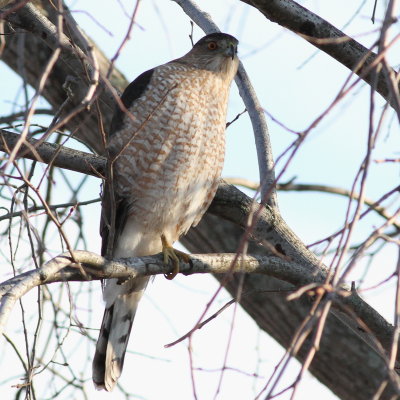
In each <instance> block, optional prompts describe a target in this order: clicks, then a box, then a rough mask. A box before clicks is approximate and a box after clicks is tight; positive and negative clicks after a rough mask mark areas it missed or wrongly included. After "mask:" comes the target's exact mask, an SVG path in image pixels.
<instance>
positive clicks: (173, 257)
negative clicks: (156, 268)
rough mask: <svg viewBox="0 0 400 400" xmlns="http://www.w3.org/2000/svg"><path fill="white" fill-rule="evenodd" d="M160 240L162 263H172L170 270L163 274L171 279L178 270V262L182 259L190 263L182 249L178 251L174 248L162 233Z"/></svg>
mask: <svg viewBox="0 0 400 400" xmlns="http://www.w3.org/2000/svg"><path fill="white" fill-rule="evenodd" d="M161 242H162V252H163V255H164V264H165V265H168V264H169V262H170V261H171V263H172V272H170V273H168V274H164V276H165V277H166V278H167V279H169V280H171V279H174V278H175V276H176V275H178V272H179V262H180V261H183V262H185V263H190V261H191V260H190V257H189V256H188V255H187V254H186V253H184V252H183V251H179V250H176V249H174V248H173V247H172V246H171V245H170V244H169V243H168V240H167V239H166V238H165V236H164V235H161Z"/></svg>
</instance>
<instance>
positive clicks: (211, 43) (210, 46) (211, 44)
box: [207, 42, 218, 50]
mask: <svg viewBox="0 0 400 400" xmlns="http://www.w3.org/2000/svg"><path fill="white" fill-rule="evenodd" d="M207 47H208V48H209V49H210V50H215V49H216V48H217V47H218V46H217V43H215V42H210V43H208V45H207Z"/></svg>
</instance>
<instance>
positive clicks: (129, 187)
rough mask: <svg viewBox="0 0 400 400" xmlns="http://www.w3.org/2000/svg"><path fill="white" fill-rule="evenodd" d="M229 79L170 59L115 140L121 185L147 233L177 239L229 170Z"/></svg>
mask: <svg viewBox="0 0 400 400" xmlns="http://www.w3.org/2000/svg"><path fill="white" fill-rule="evenodd" d="M230 83H231V82H230V80H229V81H227V80H224V79H223V78H222V77H221V75H219V74H217V73H214V72H211V71H206V70H200V71H199V70H198V69H196V70H194V69H192V68H190V67H188V66H185V65H182V64H178V63H169V64H165V65H164V66H162V67H159V68H157V70H156V71H155V72H154V74H153V76H152V78H151V81H150V83H149V85H148V87H147V89H146V91H145V92H144V93H143V95H142V96H141V97H140V98H139V99H137V100H136V101H135V102H134V103H133V105H132V106H131V107H130V109H129V110H128V111H129V114H127V115H126V116H125V118H124V124H123V127H122V129H120V130H119V131H118V132H116V134H115V135H114V136H113V137H112V138H111V140H110V144H109V151H110V154H111V156H112V159H113V164H114V171H115V179H116V190H117V192H118V194H119V195H120V196H123V197H124V198H125V199H127V201H128V203H129V215H130V217H134V218H135V219H136V220H137V222H138V223H140V225H141V227H142V229H143V233H146V232H152V233H154V234H155V235H161V234H164V235H166V237H167V238H168V240H169V241H170V242H171V243H173V242H174V241H175V240H177V239H178V238H179V236H180V235H181V234H184V233H185V232H186V231H187V230H188V229H189V228H190V226H192V225H196V224H197V223H198V222H199V220H200V219H201V217H202V215H203V214H204V212H205V211H206V209H207V207H208V206H209V204H210V202H211V200H212V198H213V197H214V194H215V191H216V189H217V185H218V179H219V177H220V174H221V170H222V167H223V161H224V152H225V150H224V149H225V134H224V132H225V123H226V110H227V101H228V93H229V85H230ZM116 149H118V151H117V150H116ZM121 149H122V150H121Z"/></svg>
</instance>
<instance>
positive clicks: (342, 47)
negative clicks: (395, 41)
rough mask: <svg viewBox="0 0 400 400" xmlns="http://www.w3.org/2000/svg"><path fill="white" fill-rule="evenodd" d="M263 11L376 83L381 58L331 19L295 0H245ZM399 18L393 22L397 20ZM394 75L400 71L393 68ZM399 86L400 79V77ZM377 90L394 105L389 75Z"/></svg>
mask: <svg viewBox="0 0 400 400" xmlns="http://www.w3.org/2000/svg"><path fill="white" fill-rule="evenodd" d="M241 1H242V2H243V3H246V4H249V5H251V6H253V7H255V8H256V9H257V10H259V11H260V12H261V13H262V14H264V15H265V17H266V18H268V19H269V20H270V21H272V22H276V23H278V24H279V25H281V26H283V27H285V28H287V29H289V30H291V31H292V32H294V33H296V34H297V35H299V36H301V37H302V38H303V39H305V40H307V41H308V42H310V43H311V44H312V45H313V46H315V47H317V48H318V49H320V50H322V51H323V52H325V53H326V54H328V55H330V56H331V57H333V58H334V59H335V60H337V61H338V62H340V63H341V64H343V65H344V66H345V67H347V68H349V69H350V70H351V71H353V72H354V73H355V74H357V75H358V76H359V77H360V78H361V79H363V80H364V81H365V82H367V83H368V84H369V85H372V86H373V87H374V86H375V74H376V73H377V72H376V71H377V66H378V64H379V62H380V61H381V59H378V55H377V54H375V53H374V52H372V51H370V50H368V49H367V48H366V47H364V46H363V45H362V44H360V43H358V42H357V41H356V40H354V39H353V38H351V37H350V36H348V35H346V34H345V33H343V32H342V31H340V30H339V29H337V28H336V27H334V26H333V25H332V24H330V23H329V22H328V21H326V20H324V19H323V18H321V17H319V16H318V15H316V14H314V13H313V12H311V11H309V10H307V9H306V8H304V7H303V6H301V5H300V4H297V3H296V2H295V1H293V0H268V1H266V0H241ZM394 22H395V21H393V23H394ZM390 72H391V73H392V74H393V76H397V75H398V73H397V71H395V70H393V69H392V70H391V71H390ZM397 85H398V87H399V81H398V80H397ZM374 89H375V90H376V91H377V92H378V93H379V94H380V95H381V96H382V97H383V98H384V99H385V100H386V101H388V102H389V103H390V104H391V105H392V106H393V107H395V106H396V101H395V100H394V99H393V97H392V96H391V90H390V87H389V85H388V81H387V79H386V78H385V75H384V74H383V73H382V72H380V73H377V80H376V88H375V87H374Z"/></svg>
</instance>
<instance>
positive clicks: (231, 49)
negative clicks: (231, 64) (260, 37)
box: [225, 43, 237, 60]
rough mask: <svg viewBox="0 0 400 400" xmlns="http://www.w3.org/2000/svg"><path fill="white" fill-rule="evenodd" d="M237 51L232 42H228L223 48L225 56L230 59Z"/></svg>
mask: <svg viewBox="0 0 400 400" xmlns="http://www.w3.org/2000/svg"><path fill="white" fill-rule="evenodd" d="M236 53H237V47H236V45H235V44H233V43H229V44H228V47H227V48H226V50H225V54H226V56H227V57H231V58H232V60H233V59H234V58H235V55H236Z"/></svg>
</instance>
